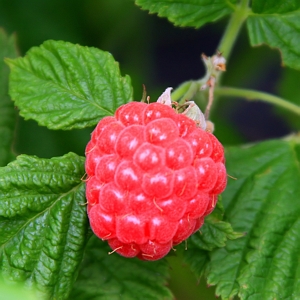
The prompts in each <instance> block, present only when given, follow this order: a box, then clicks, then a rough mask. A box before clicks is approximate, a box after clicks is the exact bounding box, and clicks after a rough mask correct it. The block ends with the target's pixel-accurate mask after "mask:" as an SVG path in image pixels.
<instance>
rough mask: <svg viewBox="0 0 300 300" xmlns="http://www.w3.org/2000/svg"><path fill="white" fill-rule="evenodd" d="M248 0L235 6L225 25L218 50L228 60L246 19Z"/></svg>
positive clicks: (248, 10) (243, 0)
mask: <svg viewBox="0 0 300 300" xmlns="http://www.w3.org/2000/svg"><path fill="white" fill-rule="evenodd" d="M248 5H249V0H242V1H241V3H240V5H238V6H236V10H235V11H234V12H233V13H232V17H231V19H230V21H229V23H228V25H227V28H226V30H225V33H224V35H223V38H222V40H221V42H220V44H219V46H218V50H219V51H221V52H222V54H223V56H224V57H225V58H226V59H228V57H229V55H230V53H231V51H232V48H233V46H234V43H235V41H236V39H237V37H238V34H239V32H240V30H241V28H242V25H243V24H244V21H245V20H246V19H247V17H248V15H249V12H250V8H249V6H248Z"/></svg>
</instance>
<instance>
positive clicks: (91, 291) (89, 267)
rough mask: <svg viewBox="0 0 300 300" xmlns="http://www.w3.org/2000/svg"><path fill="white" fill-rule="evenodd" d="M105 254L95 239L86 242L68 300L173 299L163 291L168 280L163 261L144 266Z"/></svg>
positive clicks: (167, 292)
mask: <svg viewBox="0 0 300 300" xmlns="http://www.w3.org/2000/svg"><path fill="white" fill-rule="evenodd" d="M109 251H111V249H110V248H109V247H108V245H107V243H106V242H103V241H101V240H100V239H98V238H97V237H96V236H93V237H92V238H91V239H90V241H89V244H88V246H87V249H86V252H85V258H84V260H83V263H82V267H81V270H80V275H79V276H78V279H77V281H76V283H75V285H74V289H73V291H72V294H71V296H70V299H76V300H81V299H82V300H91V299H97V300H102V299H103V300H104V299H109V300H132V299H147V300H152V299H153V300H157V299H164V300H167V299H173V296H172V294H171V292H170V290H169V289H168V288H166V287H165V285H166V283H167V282H166V280H167V278H168V265H167V263H166V261H165V260H160V261H155V262H146V261H141V260H139V259H137V258H125V257H122V256H120V255H118V254H117V253H113V254H111V255H109V254H108V252H109Z"/></svg>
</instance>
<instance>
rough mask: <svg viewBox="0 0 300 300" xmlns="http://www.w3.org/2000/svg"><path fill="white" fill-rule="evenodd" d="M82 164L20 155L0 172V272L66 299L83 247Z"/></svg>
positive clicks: (69, 156) (72, 157)
mask: <svg viewBox="0 0 300 300" xmlns="http://www.w3.org/2000/svg"><path fill="white" fill-rule="evenodd" d="M83 162H84V160H83V158H81V157H78V156H77V155H75V154H72V153H70V154H67V155H65V156H63V157H58V158H52V159H39V158H36V157H30V156H26V155H21V156H19V157H18V158H17V160H16V161H14V162H11V163H10V164H8V166H6V167H2V168H0V271H2V276H3V277H4V279H5V280H6V281H12V282H14V281H17V282H22V281H25V282H26V285H27V286H36V288H37V289H38V291H39V292H40V295H41V297H42V296H47V297H46V298H47V299H48V297H49V298H51V299H65V298H66V296H68V294H69V293H70V290H71V289H72V286H73V283H74V281H75V279H76V277H77V272H78V267H79V264H80V262H81V259H82V257H83V250H84V246H85V244H86V241H87V228H88V226H87V216H86V208H85V203H84V202H85V197H84V191H85V187H84V184H83V183H82V182H81V177H82V176H83V174H84V168H83Z"/></svg>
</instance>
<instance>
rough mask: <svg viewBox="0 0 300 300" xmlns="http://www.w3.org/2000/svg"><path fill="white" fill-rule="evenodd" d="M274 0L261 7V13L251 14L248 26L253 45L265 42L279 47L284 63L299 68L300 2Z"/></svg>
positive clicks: (273, 46)
mask: <svg viewBox="0 0 300 300" xmlns="http://www.w3.org/2000/svg"><path fill="white" fill-rule="evenodd" d="M273 2H274V1H269V3H267V4H266V6H265V7H259V9H258V10H259V11H260V14H252V15H250V16H249V18H248V20H247V27H248V32H249V36H250V42H251V45H252V46H256V45H261V44H263V43H265V44H267V45H269V46H270V47H272V48H277V49H279V51H280V53H281V56H282V61H283V64H284V65H286V66H289V67H291V68H295V69H298V70H299V69H300V3H299V1H297V2H293V1H277V4H274V3H273ZM259 3H261V2H259ZM254 4H255V3H254ZM254 4H253V5H254ZM272 4H274V5H273V6H272Z"/></svg>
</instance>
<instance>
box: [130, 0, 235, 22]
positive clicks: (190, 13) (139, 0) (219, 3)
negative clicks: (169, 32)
mask: <svg viewBox="0 0 300 300" xmlns="http://www.w3.org/2000/svg"><path fill="white" fill-rule="evenodd" d="M135 3H136V4H137V5H139V6H141V8H142V9H146V10H149V11H150V13H157V14H158V16H160V17H167V18H168V20H169V21H170V22H172V23H174V24H175V25H178V26H191V27H196V28H199V27H201V26H203V25H204V24H206V23H208V22H214V21H217V20H219V19H220V18H222V17H224V16H226V15H228V14H230V13H232V12H233V11H234V9H235V3H236V0H213V1H212V0H197V1H195V0H175V1H174V0H135Z"/></svg>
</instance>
